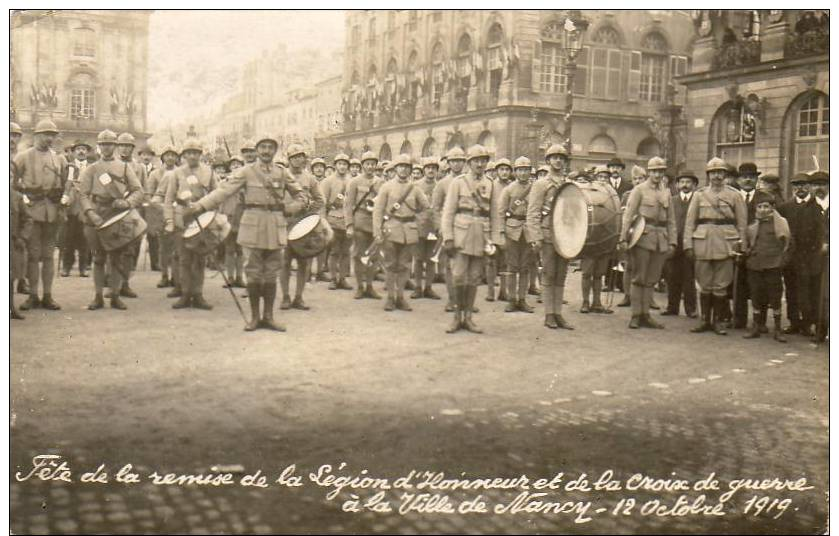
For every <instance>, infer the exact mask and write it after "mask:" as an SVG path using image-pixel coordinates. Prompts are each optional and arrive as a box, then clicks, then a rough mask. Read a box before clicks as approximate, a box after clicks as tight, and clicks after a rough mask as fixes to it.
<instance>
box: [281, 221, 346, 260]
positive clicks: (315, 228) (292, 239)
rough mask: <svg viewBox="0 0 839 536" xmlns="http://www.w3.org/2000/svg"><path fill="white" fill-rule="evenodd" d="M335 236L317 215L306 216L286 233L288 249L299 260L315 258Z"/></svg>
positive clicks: (330, 228) (327, 224) (325, 222)
mask: <svg viewBox="0 0 839 536" xmlns="http://www.w3.org/2000/svg"><path fill="white" fill-rule="evenodd" d="M334 235H335V233H334V231H332V227H330V225H329V223H327V221H326V220H325V219H324V218H321V217H320V216H319V215H317V214H312V215H311V216H306V217H305V218H303V219H302V220H300V221H299V222H297V223H296V224H294V226H293V227H292V228H291V230H289V232H288V247H289V248H290V249H291V251H292V252H293V253H294V254H295V255H297V257H299V258H301V259H310V258H312V257H317V256H318V255H320V254H321V253H323V251H324V250H325V249H326V247H327V246H328V245H329V243H330V242H331V241H332V238H333V236H334Z"/></svg>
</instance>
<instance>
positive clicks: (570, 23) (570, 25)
mask: <svg viewBox="0 0 839 536" xmlns="http://www.w3.org/2000/svg"><path fill="white" fill-rule="evenodd" d="M588 25H589V21H588V20H586V19H585V18H583V16H582V15H581V14H580V11H579V10H577V9H572V10H571V11H570V12H569V14H568V18H566V19H565V26H564V28H563V30H564V31H563V32H562V46H563V48H564V49H565V58H566V62H565V65H566V82H565V118H564V119H565V132H564V133H563V137H564V138H565V146H566V149H567V150H568V155H569V160H570V155H571V149H572V144H571V114H572V113H573V110H574V77H575V75H576V74H577V56H578V55H579V54H580V50H582V48H583V37H584V36H585V34H586V30H588Z"/></svg>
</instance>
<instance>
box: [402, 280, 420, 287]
mask: <svg viewBox="0 0 839 536" xmlns="http://www.w3.org/2000/svg"><path fill="white" fill-rule="evenodd" d="M418 286H419V285H414V282H413V281H411V278H408V279H406V280H405V284H404V285H403V287H402V288H403V290H417V287H418Z"/></svg>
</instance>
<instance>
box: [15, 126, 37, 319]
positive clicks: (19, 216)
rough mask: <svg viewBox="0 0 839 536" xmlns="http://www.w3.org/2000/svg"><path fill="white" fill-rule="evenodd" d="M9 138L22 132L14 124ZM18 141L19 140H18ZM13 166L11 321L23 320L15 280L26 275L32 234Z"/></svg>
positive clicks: (29, 219) (30, 223)
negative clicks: (16, 185) (17, 305)
mask: <svg viewBox="0 0 839 536" xmlns="http://www.w3.org/2000/svg"><path fill="white" fill-rule="evenodd" d="M10 126H11V129H10V131H11V136H15V135H17V134H18V133H19V132H20V134H21V135H22V131H21V129H20V127H19V126H17V125H16V124H15V123H11V125H10ZM18 139H19V138H18ZM11 141H12V146H11V147H10V149H11V150H10V154H13V153H14V149H15V147H16V144H17V139H12V140H11ZM13 167H14V166H9V179H10V182H9V191H10V198H9V213H10V218H9V219H10V224H9V267H10V270H9V317H10V318H11V319H12V320H23V319H24V316H23V315H22V314H20V313H19V312H18V311H17V309H16V308H15V279H22V278H23V277H24V276H25V274H26V241H27V240H28V239H29V236H30V234H31V233H32V218H31V217H30V216H29V210H28V209H27V208H26V204H25V203H24V202H23V194H21V193H20V192H18V191H17V190H15V189H14V187H13V186H14V184H13V182H14V172H13V169H12V168H13Z"/></svg>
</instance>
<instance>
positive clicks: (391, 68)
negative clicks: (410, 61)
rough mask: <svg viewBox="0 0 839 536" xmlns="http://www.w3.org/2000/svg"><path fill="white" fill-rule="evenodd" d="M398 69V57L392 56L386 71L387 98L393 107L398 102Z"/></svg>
mask: <svg viewBox="0 0 839 536" xmlns="http://www.w3.org/2000/svg"><path fill="white" fill-rule="evenodd" d="M396 71H397V66H396V58H390V61H389V62H387V69H386V71H385V72H386V73H387V74H386V75H385V98H386V102H387V103H388V104H389V105H390V106H391V107H393V106H394V105H395V104H396Z"/></svg>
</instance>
